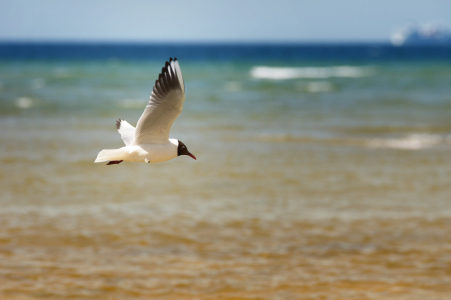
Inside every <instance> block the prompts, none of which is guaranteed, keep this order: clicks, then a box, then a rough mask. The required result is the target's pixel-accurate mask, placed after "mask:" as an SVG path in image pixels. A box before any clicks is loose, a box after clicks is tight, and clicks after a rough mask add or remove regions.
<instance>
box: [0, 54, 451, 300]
mask: <svg viewBox="0 0 451 300" xmlns="http://www.w3.org/2000/svg"><path fill="white" fill-rule="evenodd" d="M163 63H164V61H157V60H151V61H126V60H100V61H95V60H94V61H93V60H91V61H64V60H62V61H37V60H36V61H20V60H19V61H3V62H0V128H1V130H0V138H1V141H2V142H1V143H0V164H1V167H0V190H1V192H0V204H1V209H0V298H1V299H8V300H9V299H409V300H410V299H450V297H451V237H450V232H451V207H450V204H451V159H450V157H451V156H450V153H451V85H450V82H451V64H450V63H449V62H446V61H445V62H383V61H382V62H377V61H371V62H352V61H350V62H343V61H337V62H334V61H327V62H321V61H294V62H292V61H284V60H268V61H255V62H244V61H214V60H212V61H208V60H185V61H184V60H183V58H180V63H181V67H182V70H183V72H184V78H185V84H186V102H185V107H184V111H183V113H182V115H181V116H180V117H179V119H177V121H176V122H175V124H174V126H173V129H172V132H171V137H174V138H178V139H180V140H182V141H183V142H184V143H185V144H186V145H187V146H188V147H189V149H190V151H191V152H192V153H193V154H195V155H196V156H197V158H198V160H197V161H194V160H192V159H190V158H189V157H179V158H176V159H174V160H172V161H169V162H165V163H158V164H152V165H148V164H138V163H122V164H120V165H112V166H106V165H105V164H94V163H93V161H94V159H95V157H96V155H97V153H98V151H100V150H101V149H104V148H114V147H122V141H121V139H120V136H119V135H118V134H117V132H116V130H115V120H116V119H117V118H122V119H126V120H127V121H129V122H130V123H132V124H136V122H137V119H138V118H139V116H140V115H141V112H142V110H143V108H144V106H145V105H146V102H147V99H148V96H149V94H150V91H151V88H152V85H153V82H154V80H155V79H156V77H157V75H158V72H159V70H160V69H161V66H162V65H163Z"/></svg>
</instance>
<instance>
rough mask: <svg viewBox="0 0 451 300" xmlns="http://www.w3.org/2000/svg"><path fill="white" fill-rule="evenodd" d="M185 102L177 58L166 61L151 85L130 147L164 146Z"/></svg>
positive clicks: (183, 85) (183, 84)
mask: <svg viewBox="0 0 451 300" xmlns="http://www.w3.org/2000/svg"><path fill="white" fill-rule="evenodd" d="M184 101H185V83H184V81H183V76H182V70H181V69H180V65H179V63H178V61H177V58H174V59H172V58H170V59H169V61H167V62H166V64H165V66H164V67H163V69H162V70H161V73H160V75H159V76H158V79H157V80H156V81H155V85H154V87H153V91H152V95H151V96H150V100H149V104H147V106H146V109H144V112H143V114H142V116H141V118H139V120H138V124H137V125H136V133H135V140H134V144H136V145H139V144H164V143H166V142H167V141H168V139H169V131H170V130H171V126H172V124H173V123H174V121H175V119H177V117H178V116H179V115H180V113H181V112H182V109H183V102H184Z"/></svg>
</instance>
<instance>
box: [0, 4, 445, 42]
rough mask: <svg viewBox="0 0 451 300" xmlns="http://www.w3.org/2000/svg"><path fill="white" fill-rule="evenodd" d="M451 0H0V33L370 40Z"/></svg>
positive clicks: (431, 17)
mask: <svg viewBox="0 0 451 300" xmlns="http://www.w3.org/2000/svg"><path fill="white" fill-rule="evenodd" d="M412 21H416V22H419V23H423V22H430V21H438V22H441V23H443V24H445V25H448V26H451V0H427V1H415V0H329V1H326V0H310V1H301V0H299V1H295V0H271V1H262V0H260V1H258V0H248V1H246V0H224V1H220V0H209V1H200V0H197V1H188V0H160V1H151V0H147V1H146V0H105V1H104V0H0V40H89V41H93V40H101V41H150V42H151V41H207V42H208V41H269V42H270V41H300V42H302V41H339V40H346V41H362V40H365V41H370V40H379V41H381V40H388V38H389V35H390V33H391V32H392V31H393V29H395V28H398V27H401V26H403V25H405V24H406V23H408V22H412Z"/></svg>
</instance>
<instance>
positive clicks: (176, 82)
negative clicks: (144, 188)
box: [94, 57, 196, 165]
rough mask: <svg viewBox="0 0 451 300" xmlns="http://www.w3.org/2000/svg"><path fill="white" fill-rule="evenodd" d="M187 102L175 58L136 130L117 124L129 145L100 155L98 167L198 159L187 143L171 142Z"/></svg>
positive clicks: (157, 82) (97, 160)
mask: <svg viewBox="0 0 451 300" xmlns="http://www.w3.org/2000/svg"><path fill="white" fill-rule="evenodd" d="M184 101H185V83H184V81H183V76H182V70H181V69H180V65H179V62H178V60H177V58H176V57H175V58H174V59H172V57H171V58H170V59H169V61H166V64H165V66H164V67H163V68H162V69H161V73H160V75H159V76H158V79H157V80H156V81H155V85H154V87H153V91H152V94H151V95H150V100H149V104H147V106H146V108H145V109H144V112H143V114H142V115H141V118H139V120H138V124H137V125H136V128H135V127H133V126H132V125H130V124H129V123H128V122H127V121H125V120H121V119H119V120H117V121H116V128H117V131H118V132H119V134H120V135H121V138H122V140H123V141H124V143H125V147H122V148H120V149H105V150H102V151H100V152H99V154H98V155H97V158H96V160H95V161H94V162H95V163H99V162H105V161H108V163H107V165H117V164H120V163H121V162H123V161H130V162H145V163H156V162H162V161H167V160H170V159H173V158H176V157H178V156H180V155H188V156H190V157H192V158H193V159H196V157H195V156H194V155H193V154H191V153H190V152H189V151H188V148H187V147H186V145H185V144H184V143H182V142H181V141H179V140H177V139H170V138H169V131H170V130H171V126H172V123H174V121H175V119H177V117H178V116H179V115H180V113H181V112H182V109H183V102H184Z"/></svg>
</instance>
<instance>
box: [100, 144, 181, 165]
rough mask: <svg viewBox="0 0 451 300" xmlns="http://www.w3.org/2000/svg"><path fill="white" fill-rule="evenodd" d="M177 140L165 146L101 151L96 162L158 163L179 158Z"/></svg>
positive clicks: (142, 146)
mask: <svg viewBox="0 0 451 300" xmlns="http://www.w3.org/2000/svg"><path fill="white" fill-rule="evenodd" d="M178 145H179V142H178V140H177V139H169V140H168V141H167V143H165V144H142V145H130V146H125V147H122V148H119V149H105V150H102V151H100V153H99V155H98V156H97V159H96V160H95V162H104V161H111V160H113V161H115V160H124V161H129V162H146V163H156V162H162V161H167V160H171V159H173V158H176V157H177V147H178Z"/></svg>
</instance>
